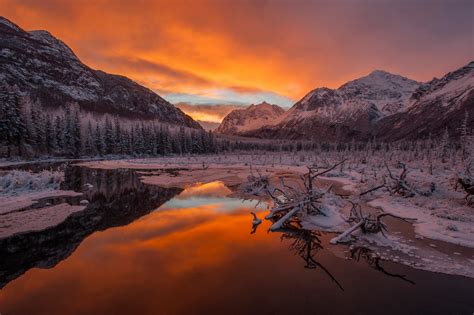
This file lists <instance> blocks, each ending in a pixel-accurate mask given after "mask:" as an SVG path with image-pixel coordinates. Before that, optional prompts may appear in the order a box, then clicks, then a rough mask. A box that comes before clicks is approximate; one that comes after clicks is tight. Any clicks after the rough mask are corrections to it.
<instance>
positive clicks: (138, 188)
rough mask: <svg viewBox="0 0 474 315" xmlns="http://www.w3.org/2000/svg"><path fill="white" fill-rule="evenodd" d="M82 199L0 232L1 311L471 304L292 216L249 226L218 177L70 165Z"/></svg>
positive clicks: (462, 283) (408, 308)
mask: <svg viewBox="0 0 474 315" xmlns="http://www.w3.org/2000/svg"><path fill="white" fill-rule="evenodd" d="M87 182H88V183H92V184H93V185H94V188H93V190H92V191H89V192H88V193H87V194H86V197H87V198H88V199H89V200H90V205H89V207H88V208H87V209H86V210H85V211H83V212H81V213H76V214H74V215H72V216H71V217H69V218H68V219H67V220H66V221H65V222H64V223H62V224H60V225H59V226H56V227H53V228H50V229H48V230H46V231H42V232H35V233H29V234H26V235H22V236H16V237H11V238H9V239H6V240H0V257H1V261H0V286H2V287H3V288H2V289H1V290H0V313H1V314H8V315H11V314H257V313H258V314H315V313H318V314H326V313H332V314H334V313H337V314H348V313H356V314H357V313H360V314H367V313H375V314H380V313H384V314H430V313H433V314H472V312H473V311H474V295H473V293H472V292H473V289H474V280H473V279H469V278H464V277H458V276H448V275H443V274H436V273H430V272H426V271H420V270H415V269H411V268H408V267H405V266H402V265H398V264H394V263H390V262H384V261H379V260H376V259H373V258H371V256H370V253H369V252H367V251H366V250H365V249H363V248H360V249H357V252H355V253H354V255H355V256H354V257H357V256H358V255H359V256H358V257H359V260H358V261H357V259H352V260H348V259H344V258H343V257H344V256H347V255H349V253H344V251H347V250H348V249H347V248H346V247H344V246H339V247H337V248H336V250H337V251H336V252H334V250H333V251H329V250H328V249H326V248H327V247H329V246H328V240H329V239H330V238H331V237H332V235H329V234H323V233H317V232H311V231H304V230H301V229H299V228H298V227H297V226H294V227H292V228H291V229H287V230H285V231H281V232H277V233H267V229H268V227H269V226H270V223H269V222H267V221H264V222H263V223H262V224H261V225H260V226H259V227H258V228H257V230H256V231H255V233H253V234H252V233H251V232H252V224H251V221H252V217H251V215H250V214H249V212H250V211H257V214H258V215H259V216H260V217H263V216H264V213H265V209H264V206H263V205H259V206H258V208H257V209H255V208H254V207H255V205H256V202H249V201H247V202H242V201H241V200H239V199H234V198H228V197H226V196H227V195H228V193H229V192H230V190H229V188H227V187H225V186H224V185H223V184H222V183H220V182H214V183H210V184H205V185H196V186H194V187H191V188H189V189H186V190H182V189H177V188H174V189H165V188H160V187H155V186H148V185H143V184H142V183H140V181H139V180H138V175H137V174H136V173H134V172H133V171H129V170H113V171H111V170H106V171H94V170H88V169H84V168H79V167H69V168H68V169H67V171H66V182H65V183H64V187H63V188H66V189H74V190H81V189H82V187H83V184H84V183H87Z"/></svg>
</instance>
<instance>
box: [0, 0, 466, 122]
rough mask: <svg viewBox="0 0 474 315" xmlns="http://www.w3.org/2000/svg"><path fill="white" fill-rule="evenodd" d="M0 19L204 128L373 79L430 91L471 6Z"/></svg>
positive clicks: (42, 10)
mask: <svg viewBox="0 0 474 315" xmlns="http://www.w3.org/2000/svg"><path fill="white" fill-rule="evenodd" d="M0 14H1V15H3V16H5V17H6V18H8V19H10V20H12V21H13V22H14V23H16V24H18V25H19V26H20V27H22V28H24V29H25V30H36V29H45V30H48V31H50V32H51V33H52V34H53V35H54V36H56V37H58V38H60V39H61V40H63V41H64V42H65V43H66V44H67V45H69V46H70V47H71V48H72V49H73V50H74V52H75V53H76V55H77V56H78V57H79V58H80V59H81V60H82V61H83V62H84V63H85V64H87V65H89V66H90V67H92V68H95V69H101V70H104V71H107V72H110V73H114V74H121V75H125V76H127V77H129V78H131V79H133V80H135V81H137V82H138V83H140V84H142V85H145V86H147V87H148V88H150V89H152V90H154V91H155V92H157V93H158V94H159V95H161V96H162V97H164V98H165V99H167V100H168V101H170V102H172V103H174V104H177V103H179V104H180V108H182V109H183V110H184V111H185V112H187V113H189V114H191V116H192V117H193V118H195V119H198V120H206V121H211V122H218V121H220V120H221V119H222V118H223V117H224V116H225V114H227V113H228V112H229V111H230V110H232V109H234V108H238V107H241V106H243V105H248V104H252V103H254V104H255V103H260V102H262V101H267V102H269V103H273V104H278V105H281V106H284V107H289V106H291V105H292V104H293V103H294V102H295V101H297V100H299V99H301V98H302V97H303V96H304V95H305V94H306V93H308V92H309V91H311V90H313V89H315V88H317V87H322V86H325V87H329V88H337V87H339V86H340V85H342V84H343V83H345V82H347V81H349V80H352V79H355V78H358V77H361V76H364V75H367V74H368V73H370V72H372V71H373V70H375V69H382V70H386V71H389V72H392V73H396V74H401V75H404V76H407V77H409V78H412V79H415V80H418V81H428V80H430V79H432V78H433V77H435V76H436V77H440V76H442V75H444V74H445V73H447V72H449V71H452V70H455V69H456V68H458V67H461V66H463V65H465V64H467V63H468V62H469V61H471V60H473V59H474V1H471V0H449V1H448V0H445V1H440V0H398V1H389V0H358V1H357V0H332V1H329V0H326V1H310V0H275V1H271V0H257V1H250V0H194V1H188V0H175V1H169V0H154V1H140V0H134V1H125V0H71V1H68V0H0ZM195 105H199V106H197V107H192V106H195ZM216 105H219V106H216Z"/></svg>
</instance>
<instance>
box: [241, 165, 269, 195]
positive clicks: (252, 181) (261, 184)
mask: <svg viewBox="0 0 474 315" xmlns="http://www.w3.org/2000/svg"><path fill="white" fill-rule="evenodd" d="M255 171H256V172H257V175H254V173H253V170H252V167H250V175H249V176H248V177H247V183H246V184H245V185H244V186H243V192H244V193H246V194H251V195H260V193H261V192H264V191H266V190H267V189H268V188H269V186H270V179H269V178H268V176H266V175H262V174H261V173H260V172H259V171H258V169H257V170H255Z"/></svg>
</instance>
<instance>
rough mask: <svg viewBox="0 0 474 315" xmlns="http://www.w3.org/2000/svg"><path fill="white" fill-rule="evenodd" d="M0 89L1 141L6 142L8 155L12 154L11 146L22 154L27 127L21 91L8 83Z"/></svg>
mask: <svg viewBox="0 0 474 315" xmlns="http://www.w3.org/2000/svg"><path fill="white" fill-rule="evenodd" d="M0 89H1V91H0V142H4V143H6V146H7V156H11V154H12V153H11V146H14V147H16V148H17V149H18V155H20V156H21V155H22V149H21V148H22V145H23V144H24V141H25V140H26V135H27V129H26V126H25V123H24V118H23V117H22V115H21V101H20V97H21V96H20V91H19V90H18V88H17V87H16V86H14V87H10V86H8V85H7V84H6V83H4V84H2V85H1V87H0Z"/></svg>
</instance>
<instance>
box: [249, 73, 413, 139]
mask: <svg viewBox="0 0 474 315" xmlns="http://www.w3.org/2000/svg"><path fill="white" fill-rule="evenodd" d="M419 86H420V83H418V82H416V81H413V80H410V79H407V78H404V77H402V76H399V75H393V74H390V73H388V72H385V71H380V70H376V71H374V72H372V73H370V74H369V75H368V76H365V77H362V78H359V79H357V80H354V81H350V82H348V83H346V84H344V85H342V86H341V87H340V88H338V89H335V90H333V89H329V88H317V89H315V90H313V91H311V92H310V93H308V94H307V95H306V96H305V97H303V98H302V99H301V100H300V101H298V102H297V103H296V104H295V105H293V107H291V108H290V109H289V110H288V112H287V113H285V115H284V117H283V119H281V121H280V122H278V123H277V124H275V125H274V126H271V127H266V128H262V129H261V130H259V131H258V132H256V133H255V134H256V135H257V136H263V137H283V138H289V139H303V138H306V139H308V140H310V139H313V140H317V139H318V138H323V139H325V141H337V140H343V139H349V138H356V139H362V138H365V137H367V135H368V134H370V133H371V131H372V130H373V128H374V125H375V124H376V122H377V121H378V120H380V119H381V118H383V117H386V116H388V115H392V114H393V113H396V112H400V111H403V110H404V109H405V108H406V107H407V106H408V105H407V101H408V100H409V98H410V96H411V94H412V93H413V92H414V91H415V90H416V89H417V88H418V87H419Z"/></svg>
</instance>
